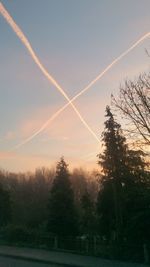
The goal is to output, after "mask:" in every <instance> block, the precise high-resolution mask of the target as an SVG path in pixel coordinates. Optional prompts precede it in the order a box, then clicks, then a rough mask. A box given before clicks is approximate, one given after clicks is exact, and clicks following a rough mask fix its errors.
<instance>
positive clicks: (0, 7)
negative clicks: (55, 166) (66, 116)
mask: <svg viewBox="0 0 150 267" xmlns="http://www.w3.org/2000/svg"><path fill="white" fill-rule="evenodd" d="M0 13H1V14H2V16H3V17H4V18H5V20H6V21H7V22H8V24H9V25H10V26H11V28H12V29H13V31H14V32H15V33H16V35H17V36H18V37H19V39H20V40H21V41H22V43H23V44H24V45H25V47H26V48H27V50H28V52H29V53H30V55H31V57H32V59H33V60H34V62H35V63H36V64H37V65H38V67H39V68H40V70H41V71H42V73H43V74H44V75H45V76H46V77H47V79H48V80H49V81H50V82H51V83H52V84H53V85H54V86H55V87H56V88H57V89H58V90H59V91H60V92H61V94H62V95H63V96H64V97H65V98H66V100H67V101H68V103H67V104H65V105H64V106H63V107H61V108H60V109H59V110H57V111H56V112H55V113H54V114H53V115H52V116H51V117H50V118H49V119H48V120H47V121H46V122H45V123H44V124H43V125H42V126H41V128H40V129H39V130H37V131H36V132H35V133H34V134H32V135H31V136H30V137H28V138H27V139H25V140H24V141H23V142H22V143H20V144H18V145H17V146H15V148H13V149H12V150H15V149H17V148H19V147H21V146H22V145H24V144H26V143H28V142H29V141H31V140H32V139H33V138H34V137H35V136H37V135H38V134H39V133H41V132H42V131H43V130H44V129H45V128H46V127H47V126H48V125H49V124H50V123H51V122H52V121H53V120H54V119H55V118H56V117H58V116H59V114H60V113H61V112H62V111H63V110H65V109H66V108H67V107H68V106H69V105H71V106H72V108H73V109H74V111H75V112H76V113H77V115H78V117H79V118H80V120H81V122H82V123H83V124H84V125H85V127H86V128H87V129H88V131H89V132H90V133H91V134H92V135H93V136H94V138H95V139H96V140H97V141H98V142H99V143H100V141H99V139H98V137H97V135H96V134H95V133H94V132H93V130H92V129H91V128H90V127H89V125H88V124H87V123H86V121H85V120H84V119H83V117H82V116H81V115H80V113H79V111H78V110H77V109H76V107H75V106H74V105H73V102H74V101H75V100H76V99H77V98H78V97H80V96H81V95H82V94H83V93H85V92H86V91H87V90H89V89H90V88H91V87H92V86H93V85H94V84H95V83H96V82H97V81H98V80H99V79H101V78H102V77H103V75H104V74H105V73H107V72H108V71H109V70H110V69H111V68H112V67H113V66H114V65H115V64H116V63H117V62H119V61H120V60H121V59H122V58H123V57H125V56H126V55H127V54H128V53H129V52H131V51H132V50H133V49H134V48H135V47H136V46H138V45H139V44H140V43H141V42H142V41H144V40H145V39H146V38H148V37H150V32H148V33H146V34H145V35H143V36H142V37H141V38H140V39H138V41H136V42H135V43H134V44H133V45H132V46H130V47H129V48H128V49H127V50H126V51H124V52H123V53H122V54H121V55H120V56H118V57H117V58H116V59H114V60H113V61H112V62H111V63H110V64H109V65H108V66H107V67H106V68H105V69H104V70H103V71H102V72H101V73H100V74H99V75H98V76H97V77H96V78H95V79H94V80H92V81H91V82H90V83H89V84H88V85H87V86H86V87H85V88H84V89H83V90H81V91H80V92H79V93H78V94H77V95H75V96H74V97H73V98H72V99H70V98H69V97H68V96H67V94H66V93H65V92H64V90H63V89H62V88H61V86H60V85H59V84H58V83H57V81H56V80H55V79H54V78H53V77H52V76H51V75H50V74H49V73H48V71H47V70H46V69H45V68H44V66H43V65H42V64H41V62H40V60H39V59H38V57H37V56H36V54H35V52H34V50H33V48H32V46H31V44H30V43H29V41H28V39H27V38H26V36H25V35H24V34H23V32H22V31H21V29H20V28H19V26H18V25H17V24H16V23H15V21H14V20H13V19H12V17H11V16H10V14H9V13H8V12H7V10H6V9H5V7H4V6H3V5H2V3H1V2H0Z"/></svg>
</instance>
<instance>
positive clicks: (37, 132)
mask: <svg viewBox="0 0 150 267" xmlns="http://www.w3.org/2000/svg"><path fill="white" fill-rule="evenodd" d="M148 37H150V32H148V33H146V34H144V35H143V36H142V37H141V38H140V39H138V41H136V42H135V43H134V44H133V45H132V46H130V47H129V48H128V49H127V50H125V51H124V52H123V53H121V54H120V56H118V57H117V58H116V59H114V60H113V61H112V62H111V63H110V64H109V65H108V66H107V67H106V68H105V69H104V70H103V71H102V72H101V73H100V74H99V75H98V76H97V77H96V78H95V79H94V80H92V81H91V82H90V83H89V84H88V85H87V86H86V87H85V88H84V89H83V90H81V91H80V92H79V93H78V94H77V95H75V96H74V97H73V98H72V99H71V100H70V101H69V102H68V103H67V104H65V105H64V106H63V107H61V108H60V109H59V110H58V111H56V113H54V114H53V115H52V116H51V117H50V118H49V119H48V120H47V121H46V122H45V123H44V124H43V125H42V126H41V128H40V129H39V130H38V131H36V132H35V133H34V134H33V135H31V136H30V137H28V138H27V139H26V140H24V141H23V142H22V143H21V144H19V145H17V146H16V147H15V149H17V148H19V147H21V146H22V145H24V144H26V143H28V142H29V141H31V140H32V139H33V138H34V137H35V136H36V135H38V134H39V133H41V132H42V131H43V130H44V129H45V128H46V127H47V126H48V125H49V123H50V122H52V121H53V120H54V119H55V118H56V117H58V115H59V114H60V113H61V112H62V111H63V110H65V109H66V108H67V107H68V106H69V105H70V104H71V103H72V102H73V101H75V100H76V99H77V98H78V97H79V96H81V95H82V94H83V93H85V92H86V91H87V90H89V89H90V88H91V87H92V86H93V85H94V84H95V83H96V82H97V81H98V80H100V79H101V78H102V77H103V76H104V74H105V73H107V72H108V71H109V70H110V69H111V68H112V67H113V66H114V65H115V64H116V63H117V62H119V61H120V60H121V59H122V58H123V57H125V56H126V55H127V54H128V53H130V52H131V51H132V50H133V49H134V48H135V47H136V46H138V45H139V44H140V43H141V42H142V41H144V40H145V39H146V38H148Z"/></svg>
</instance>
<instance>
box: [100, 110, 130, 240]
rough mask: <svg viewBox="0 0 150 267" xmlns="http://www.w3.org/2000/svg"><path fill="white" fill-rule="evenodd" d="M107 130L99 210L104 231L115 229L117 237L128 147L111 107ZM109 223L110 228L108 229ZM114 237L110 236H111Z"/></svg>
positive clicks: (119, 231) (101, 156)
mask: <svg viewBox="0 0 150 267" xmlns="http://www.w3.org/2000/svg"><path fill="white" fill-rule="evenodd" d="M106 117H107V118H108V119H107V120H106V122H105V130H104V132H103V134H102V136H103V139H102V140H103V142H104V145H105V149H104V152H103V153H102V154H99V155H98V157H99V162H98V163H99V164H100V166H101V167H102V172H103V178H102V181H101V186H102V190H100V192H99V195H98V203H97V205H98V213H99V215H100V218H101V220H100V221H101V222H100V225H101V228H103V227H102V224H103V226H104V228H105V229H104V233H106V232H108V233H109V235H111V233H112V232H113V231H115V233H116V236H117V239H119V235H120V233H121V228H122V219H123V215H122V195H121V191H122V183H123V182H125V181H124V180H125V179H124V178H125V172H126V168H125V161H126V150H127V146H126V144H125V137H124V136H123V135H122V131H121V126H120V125H119V124H118V123H117V122H115V120H114V116H113V114H112V113H111V110H110V108H109V107H108V106H107V107H106ZM106 223H107V225H108V229H106ZM109 237H110V236H109Z"/></svg>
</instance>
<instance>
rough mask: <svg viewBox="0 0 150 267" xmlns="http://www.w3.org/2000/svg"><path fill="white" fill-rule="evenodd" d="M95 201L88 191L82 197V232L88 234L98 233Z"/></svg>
mask: <svg viewBox="0 0 150 267" xmlns="http://www.w3.org/2000/svg"><path fill="white" fill-rule="evenodd" d="M94 204H95V203H93V201H92V199H91V197H90V195H89V193H88V192H86V193H85V194H84V195H83V196H82V198H81V232H82V233H83V234H86V235H88V236H93V235H94V234H95V233H96V213H95V205H94Z"/></svg>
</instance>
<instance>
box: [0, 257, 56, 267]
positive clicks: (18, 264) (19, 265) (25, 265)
mask: <svg viewBox="0 0 150 267" xmlns="http://www.w3.org/2000/svg"><path fill="white" fill-rule="evenodd" d="M0 267H61V265H55V264H44V263H38V262H33V261H26V260H25V261H24V260H19V259H13V258H7V257H0Z"/></svg>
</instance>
